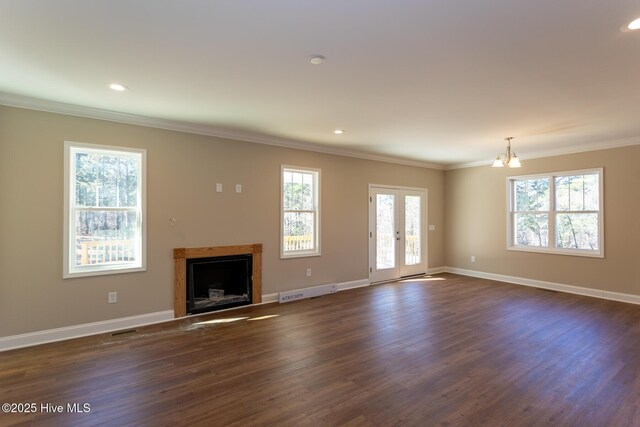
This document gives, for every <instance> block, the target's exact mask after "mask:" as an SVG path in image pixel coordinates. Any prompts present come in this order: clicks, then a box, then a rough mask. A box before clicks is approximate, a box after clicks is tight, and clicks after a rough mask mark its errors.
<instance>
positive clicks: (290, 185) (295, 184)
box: [282, 171, 314, 210]
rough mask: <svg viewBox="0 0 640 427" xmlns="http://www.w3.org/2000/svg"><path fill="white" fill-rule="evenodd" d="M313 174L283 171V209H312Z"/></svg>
mask: <svg viewBox="0 0 640 427" xmlns="http://www.w3.org/2000/svg"><path fill="white" fill-rule="evenodd" d="M313 187H314V183H313V174H312V173H303V172H291V171H285V172H284V175H283V189H282V190H283V201H284V209H285V210H313V209H314V200H313V197H314V191H313Z"/></svg>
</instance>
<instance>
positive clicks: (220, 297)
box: [187, 255, 253, 315]
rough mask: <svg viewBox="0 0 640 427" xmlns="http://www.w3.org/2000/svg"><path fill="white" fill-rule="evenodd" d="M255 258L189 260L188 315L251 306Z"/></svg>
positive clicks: (240, 256) (228, 257) (222, 257)
mask: <svg viewBox="0 0 640 427" xmlns="http://www.w3.org/2000/svg"><path fill="white" fill-rule="evenodd" d="M252 272H253V256H252V255H230V256H219V257H212V258H194V259H187V314H188V315H189V314H198V313H206V312H209V311H215V310H221V309H223V308H231V307H238V306H241V305H249V304H251V301H252V295H251V289H252Z"/></svg>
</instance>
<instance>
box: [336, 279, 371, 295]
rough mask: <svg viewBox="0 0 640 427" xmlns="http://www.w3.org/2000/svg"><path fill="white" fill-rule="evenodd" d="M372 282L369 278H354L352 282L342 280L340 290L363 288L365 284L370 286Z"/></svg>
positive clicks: (339, 284) (339, 285)
mask: <svg viewBox="0 0 640 427" xmlns="http://www.w3.org/2000/svg"><path fill="white" fill-rule="evenodd" d="M370 284H371V283H370V282H369V279H360V280H352V281H350V282H342V283H338V292H340V291H346V290H347V289H355V288H362V287H364V286H369V285H370Z"/></svg>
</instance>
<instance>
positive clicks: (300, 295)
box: [278, 283, 338, 303]
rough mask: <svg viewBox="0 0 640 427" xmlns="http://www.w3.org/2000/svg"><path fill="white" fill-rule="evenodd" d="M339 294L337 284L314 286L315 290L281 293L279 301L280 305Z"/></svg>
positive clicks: (307, 289)
mask: <svg viewBox="0 0 640 427" xmlns="http://www.w3.org/2000/svg"><path fill="white" fill-rule="evenodd" d="M336 292H338V285H337V284H335V283H332V284H329V285H322V286H314V287H313V288H305V289H297V290H295V291H287V292H280V293H279V294H278V301H279V302H280V303H284V302H291V301H297V300H300V299H305V298H314V297H319V296H321V295H326V294H333V293H336Z"/></svg>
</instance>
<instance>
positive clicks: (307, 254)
mask: <svg viewBox="0 0 640 427" xmlns="http://www.w3.org/2000/svg"><path fill="white" fill-rule="evenodd" d="M320 255H322V253H320V252H298V253H294V254H283V253H281V254H280V259H290V258H309V257H314V256H320Z"/></svg>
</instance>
